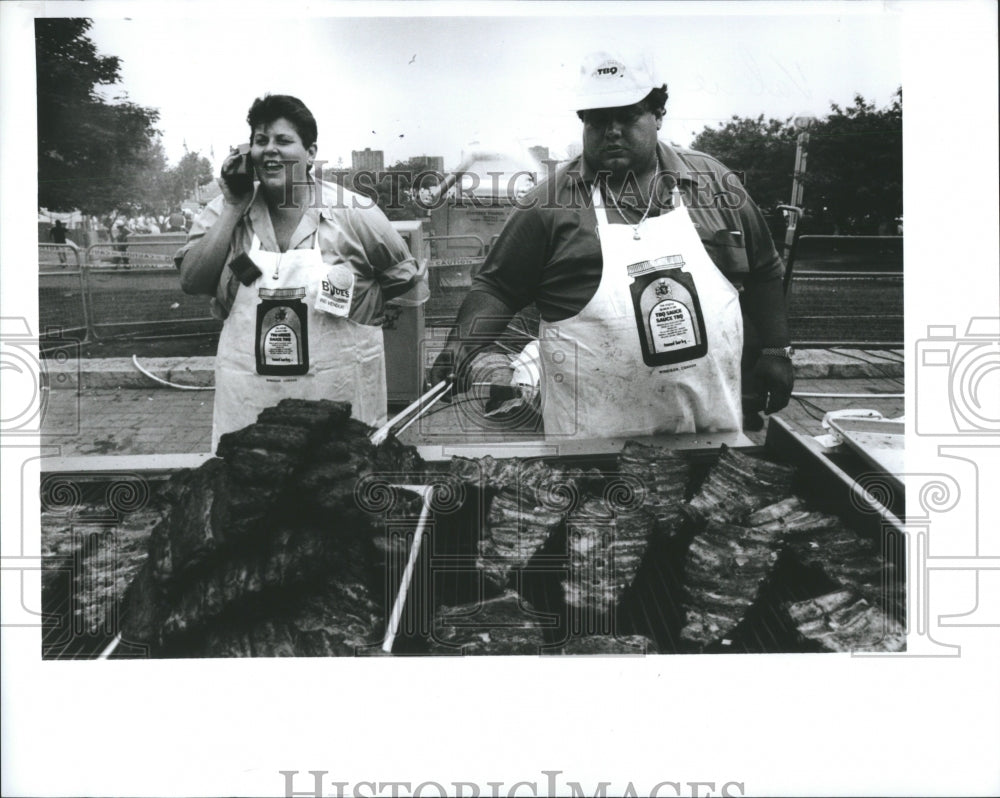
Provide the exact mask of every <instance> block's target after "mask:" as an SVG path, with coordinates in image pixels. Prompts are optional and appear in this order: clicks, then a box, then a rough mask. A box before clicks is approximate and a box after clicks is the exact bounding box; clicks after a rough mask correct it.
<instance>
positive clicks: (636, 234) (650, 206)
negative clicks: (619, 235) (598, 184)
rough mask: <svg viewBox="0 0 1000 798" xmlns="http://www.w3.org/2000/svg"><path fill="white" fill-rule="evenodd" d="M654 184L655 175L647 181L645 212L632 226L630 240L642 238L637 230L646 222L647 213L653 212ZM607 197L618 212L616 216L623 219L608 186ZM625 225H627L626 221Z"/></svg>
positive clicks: (623, 215)
mask: <svg viewBox="0 0 1000 798" xmlns="http://www.w3.org/2000/svg"><path fill="white" fill-rule="evenodd" d="M655 182H656V175H655V174H654V175H653V177H652V179H650V181H649V202H648V203H646V212H645V213H644V214H643V215H642V218H641V219H640V220H639V221H638V222H637V223H636V224H634V225H632V239H633V240H634V241H638V240H639V239H640V238H642V236H640V235H639V228H640V227H641V226H642V223H643V222H644V221H646V217H647V216H649V212H650V211H651V210H653V184H654V183H655ZM608 195H609V196H610V197H611V204H612V205H614V206H615V210H616V211H618V215H619V216H621V217H622V219H625V214H624V213H622V209H621V208H620V207H619V205H618V200H616V199H615V194H614V192H613V191H612V190H611V187H610V186H608ZM625 223H626V224H629V222H628V221H627V220H626V222H625Z"/></svg>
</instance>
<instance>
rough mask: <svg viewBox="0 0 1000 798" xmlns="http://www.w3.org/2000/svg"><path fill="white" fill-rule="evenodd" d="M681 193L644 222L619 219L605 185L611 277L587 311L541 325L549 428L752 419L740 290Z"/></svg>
mask: <svg viewBox="0 0 1000 798" xmlns="http://www.w3.org/2000/svg"><path fill="white" fill-rule="evenodd" d="M672 196H673V207H674V209H673V210H672V211H671V212H670V213H665V214H662V215H660V216H654V217H653V218H650V219H646V220H645V221H644V222H642V223H641V228H636V227H635V226H633V225H631V224H609V223H608V219H607V213H606V210H605V208H604V205H603V202H602V198H601V195H600V190H599V188H597V187H595V189H594V210H595V213H596V215H597V232H598V236H599V238H600V243H601V256H602V258H603V270H602V274H601V282H600V285H599V286H598V288H597V291H596V293H595V294H594V296H593V297H592V298H591V300H590V301H589V302H588V303H587V305H586V306H585V307H584V308H583V309H582V310H581V311H580V312H579V313H578V314H577V315H576V316H573V317H572V318H569V319H566V320H564V321H559V322H552V323H549V322H545V321H543V322H542V323H541V325H540V329H539V344H540V349H541V363H542V417H543V420H544V423H545V434H546V436H559V437H568V438H610V437H619V436H628V435H655V434H672V433H689V432H718V431H732V430H739V429H740V428H741V426H742V403H741V399H740V357H741V353H742V349H743V320H742V315H741V313H740V305H739V295H738V293H737V291H736V289H735V288H734V287H733V285H732V284H731V283H730V282H729V280H727V279H726V277H725V276H724V275H723V274H722V273H721V272H720V271H719V270H718V268H716V266H715V264H714V263H713V262H712V259H711V258H710V257H709V255H708V253H707V252H706V251H705V247H704V246H703V245H702V243H701V239H700V238H699V237H698V234H697V231H696V230H695V228H694V224H693V223H692V222H691V218H690V216H689V215H688V212H687V209H686V208H685V207H684V204H683V202H682V201H681V198H680V192H678V191H677V190H676V189H675V190H674V192H673V195H672ZM640 229H641V236H639V231H640Z"/></svg>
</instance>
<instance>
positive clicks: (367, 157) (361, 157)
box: [351, 147, 385, 172]
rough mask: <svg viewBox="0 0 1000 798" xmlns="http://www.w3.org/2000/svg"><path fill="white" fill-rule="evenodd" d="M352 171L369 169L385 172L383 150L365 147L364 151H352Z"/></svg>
mask: <svg viewBox="0 0 1000 798" xmlns="http://www.w3.org/2000/svg"><path fill="white" fill-rule="evenodd" d="M351 169H353V170H358V169H369V170H371V171H373V172H381V171H384V170H385V154H384V153H383V152H382V150H373V149H372V148H371V147H365V148H364V149H363V150H351Z"/></svg>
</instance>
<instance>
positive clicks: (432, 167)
mask: <svg viewBox="0 0 1000 798" xmlns="http://www.w3.org/2000/svg"><path fill="white" fill-rule="evenodd" d="M410 165H411V166H413V167H414V168H415V169H421V170H427V171H428V172H438V173H441V174H443V173H444V158H443V157H442V156H440V155H414V156H413V157H412V158H410Z"/></svg>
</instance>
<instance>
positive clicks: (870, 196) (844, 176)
mask: <svg viewBox="0 0 1000 798" xmlns="http://www.w3.org/2000/svg"><path fill="white" fill-rule="evenodd" d="M830 111H831V113H830V114H828V115H827V116H826V117H825V118H823V119H820V120H817V121H815V122H814V123H813V124H812V125H811V126H810V127H809V144H808V149H807V153H808V157H807V162H806V171H805V174H803V175H800V178H801V179H802V183H803V186H804V202H805V206H806V216H805V217H804V219H803V223H802V227H801V229H802V230H803V231H809V232H834V231H836V232H840V233H845V234H847V233H851V234H876V233H879V232H880V231H881V232H885V231H887V230H888V231H892V230H894V227H893V226H891V222H892V220H893V219H894V218H896V217H898V216H900V215H901V214H902V212H903V179H902V178H903V138H902V137H903V93H902V89H897V90H896V92H895V94H894V95H893V100H892V102H891V103H890V105H889V106H888V107H886V108H883V109H878V108H877V107H876V106H875V104H874V103H873V102H869V101H866V100H865V99H864V98H863V97H862V96H861V95H856V96H855V97H854V104H853V105H852V106H850V107H848V108H841V107H840V106H838V105H836V104H835V103H832V104H831V105H830ZM798 133H799V131H798V130H797V129H796V128H795V126H794V125H793V124H792V123H791V119H788V120H786V121H784V122H782V121H780V120H777V119H769V120H767V121H766V122H765V121H764V117H763V116H759V117H757V118H756V119H746V118H740V117H735V116H734V117H733V118H732V119H731V120H730V121H729V122H727V123H725V124H724V125H723V124H720V125H719V128H718V129H710V128H705V129H704V130H703V131H702V132H701V133H699V134H698V135H697V136H696V137H695V139H694V141H693V142H692V147H693V148H694V149H696V150H702V151H704V152H707V153H709V154H711V155H714V156H715V157H717V158H718V159H719V160H720V161H722V162H723V163H724V164H726V166H728V167H729V168H730V169H733V170H735V171H737V172H742V173H744V176H745V179H744V185H745V186H746V188H747V191H748V192H749V193H750V196H751V197H753V199H754V201H755V202H756V203H757V204H758V205H759V206H760V207H761V209H762V210H763V211H764V212H765V214H766V213H767V212H768V211H771V210H772V209H774V208H775V206H776V205H779V204H785V203H788V202H789V200H790V198H791V189H792V178H793V171H794V168H795V149H796V138H797V136H798ZM772 219H773V220H776V221H780V219H779V217H777V216H776V215H774V214H772ZM772 232H774V228H773V227H772Z"/></svg>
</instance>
